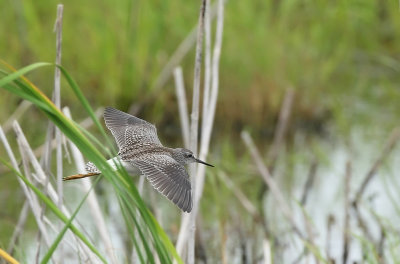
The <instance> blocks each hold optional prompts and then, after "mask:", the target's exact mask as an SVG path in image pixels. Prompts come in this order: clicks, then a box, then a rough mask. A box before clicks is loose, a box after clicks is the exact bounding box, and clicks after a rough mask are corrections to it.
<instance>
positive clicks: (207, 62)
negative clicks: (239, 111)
mask: <svg viewBox="0 0 400 264" xmlns="http://www.w3.org/2000/svg"><path fill="white" fill-rule="evenodd" d="M209 6H210V0H206V13H205V16H204V40H205V42H204V45H205V47H204V94H203V112H202V117H203V118H205V117H206V116H207V111H208V105H209V97H210V86H211V85H210V84H211V21H210V8H208V7H209ZM204 129H205V122H202V127H201V131H202V134H203V133H204Z"/></svg>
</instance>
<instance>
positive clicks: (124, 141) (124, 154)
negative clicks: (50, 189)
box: [63, 107, 214, 213]
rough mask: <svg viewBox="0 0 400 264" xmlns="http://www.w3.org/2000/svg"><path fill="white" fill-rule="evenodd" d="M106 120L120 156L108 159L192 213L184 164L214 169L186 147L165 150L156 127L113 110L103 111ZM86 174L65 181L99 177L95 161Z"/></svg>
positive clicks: (113, 165) (188, 182) (111, 163)
mask: <svg viewBox="0 0 400 264" xmlns="http://www.w3.org/2000/svg"><path fill="white" fill-rule="evenodd" d="M104 121H105V123H106V126H107V128H108V129H109V130H110V131H111V133H112V135H113V136H114V138H115V141H116V142H117V145H118V148H119V152H118V156H117V157H115V158H113V159H110V160H108V163H109V164H110V165H111V166H112V167H113V168H114V169H117V166H116V162H119V163H120V164H121V165H122V166H123V167H124V168H125V169H126V170H127V172H128V173H129V174H131V175H144V176H145V177H146V178H147V180H148V181H149V182H150V183H151V185H152V186H153V187H154V188H155V189H156V190H157V191H159V192H160V193H161V194H163V195H164V196H165V197H167V198H168V199H169V200H170V201H172V202H173V203H174V204H175V205H177V206H178V207H179V208H180V209H181V210H182V211H184V212H188V213H190V212H191V211H192V207H193V200H192V187H191V185H190V178H189V174H188V173H187V171H186V169H185V165H186V164H188V163H192V162H197V163H201V164H204V165H207V166H211V167H214V166H213V165H211V164H208V163H206V162H204V161H201V160H199V159H197V158H195V156H194V155H193V152H192V151H190V150H188V149H185V148H168V147H164V146H163V145H162V144H161V142H160V140H159V139H158V136H157V129H156V127H155V126H154V125H153V124H150V123H149V122H147V121H144V120H142V119H140V118H137V117H135V116H132V115H129V114H127V113H124V112H122V111H119V110H117V109H115V108H112V107H107V108H106V109H105V111H104ZM86 171H87V173H86V174H77V175H72V176H67V177H65V178H64V179H63V180H73V179H80V178H85V177H89V176H94V175H99V174H101V171H100V170H99V169H97V168H96V166H95V165H94V164H93V163H92V162H88V163H87V164H86Z"/></svg>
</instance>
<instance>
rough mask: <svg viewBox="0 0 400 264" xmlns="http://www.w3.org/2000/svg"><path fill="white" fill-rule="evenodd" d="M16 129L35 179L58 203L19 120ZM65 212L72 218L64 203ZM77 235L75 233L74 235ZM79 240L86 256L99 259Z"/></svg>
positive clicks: (93, 259)
mask: <svg viewBox="0 0 400 264" xmlns="http://www.w3.org/2000/svg"><path fill="white" fill-rule="evenodd" d="M13 126H14V131H15V133H16V135H17V138H18V139H19V140H20V144H21V146H23V148H24V149H25V150H26V153H27V156H28V158H29V160H30V163H31V164H32V166H33V168H34V170H35V174H32V176H34V178H35V180H36V181H37V182H38V183H40V184H41V185H42V186H43V187H44V192H46V193H47V195H48V196H49V198H50V199H51V200H52V201H53V203H55V204H57V202H58V200H59V197H58V194H57V192H56V191H55V189H54V187H53V185H52V184H51V183H49V182H48V180H47V179H48V177H47V176H46V174H45V173H44V171H43V168H42V167H41V166H40V164H39V161H38V160H37V159H36V157H35V155H34V153H33V150H32V149H31V147H30V145H29V143H28V141H27V140H26V138H25V135H24V133H23V132H22V129H21V127H20V126H19V124H18V122H17V121H14V124H13ZM59 209H60V210H61V211H62V212H63V214H64V215H65V216H66V217H67V218H70V217H71V213H70V212H69V210H68V209H67V208H66V207H65V205H62V206H61V207H60V208H59ZM75 222H77V225H78V226H80V224H79V222H78V221H76V220H75ZM80 228H81V229H82V230H83V229H84V228H83V227H82V226H80ZM73 236H74V237H75V235H73ZM76 239H77V241H78V243H77V244H78V247H79V248H80V249H82V251H83V252H84V253H85V255H86V256H88V259H90V260H92V261H95V260H96V261H97V256H95V255H94V253H92V252H91V250H90V249H89V248H88V247H87V246H86V245H85V244H84V243H82V242H81V241H80V240H79V238H76Z"/></svg>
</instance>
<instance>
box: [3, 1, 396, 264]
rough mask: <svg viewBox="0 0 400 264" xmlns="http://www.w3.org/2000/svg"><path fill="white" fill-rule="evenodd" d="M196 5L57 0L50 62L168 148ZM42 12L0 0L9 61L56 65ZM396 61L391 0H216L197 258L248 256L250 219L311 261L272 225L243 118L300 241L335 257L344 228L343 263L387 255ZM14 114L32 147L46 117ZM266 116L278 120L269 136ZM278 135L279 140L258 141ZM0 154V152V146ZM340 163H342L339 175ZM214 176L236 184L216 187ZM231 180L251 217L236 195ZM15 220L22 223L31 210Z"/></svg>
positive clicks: (13, 105)
mask: <svg viewBox="0 0 400 264" xmlns="http://www.w3.org/2000/svg"><path fill="white" fill-rule="evenodd" d="M212 4H213V1H212ZM199 6H200V1H183V0H169V1H155V0H151V1H149V0H147V1H142V0H130V1H125V0H118V1H93V0H87V1H76V0H70V1H68V2H65V3H64V18H63V47H62V65H63V66H64V67H65V68H66V69H67V70H68V72H69V73H70V74H71V75H72V76H73V77H74V79H75V80H76V82H77V83H78V84H79V86H80V88H81V89H82V91H83V92H84V95H85V96H86V97H87V99H88V100H89V102H90V104H91V105H92V107H93V108H94V109H97V108H99V107H104V106H113V107H115V108H118V109H120V110H123V111H126V112H131V113H134V114H135V115H136V116H139V117H141V118H143V119H145V120H148V121H150V122H152V123H154V124H156V125H157V128H158V134H159V137H160V138H161V141H162V142H163V143H165V145H169V146H172V147H178V146H182V145H183V143H182V135H181V130H180V123H179V115H178V104H177V99H176V95H175V84H174V79H173V75H172V73H171V72H170V71H169V70H170V69H168V65H169V64H168V63H169V62H170V60H171V57H172V56H173V54H174V53H175V52H176V51H177V49H178V47H179V46H180V45H181V43H182V42H184V41H185V40H186V41H188V42H189V43H190V42H193V45H192V46H190V49H189V50H188V51H187V52H186V53H184V54H183V57H182V59H181V60H180V61H179V63H178V65H180V66H182V68H183V74H184V84H185V87H186V93H187V98H188V101H189V109H191V108H190V101H191V98H192V86H193V73H194V70H193V65H194V55H195V48H194V47H195V45H194V41H195V34H193V33H191V32H192V31H193V30H194V29H195V28H196V25H197V21H198V14H199ZM55 18H56V4H55V2H54V1H49V0H42V1H30V0H24V1H22V0H0V58H1V59H2V60H4V61H6V62H7V63H9V64H10V65H12V66H13V67H15V68H17V69H19V68H21V67H23V66H26V65H28V64H31V63H34V62H38V61H45V62H54V60H55V50H56V49H55V34H54V32H53V27H54V21H55ZM214 23H215V21H213V27H212V28H213V31H212V38H213V41H214V38H215V37H214V32H215V25H214ZM203 70H204V69H203ZM399 72H400V13H399V3H398V2H396V1H379V0H363V1H360V0H350V1H349V0H337V1H328V0H322V1H298V0H283V1H276V0H263V1H237V0H228V1H226V2H225V18H224V33H223V44H222V53H221V62H220V90H219V97H218V103H217V111H216V116H215V125H214V132H213V135H212V139H211V148H210V154H209V156H208V159H207V161H208V162H210V163H213V164H214V165H216V169H215V170H213V171H211V170H210V171H208V172H207V176H206V183H205V193H204V195H203V197H202V200H201V206H200V211H201V219H200V220H199V222H200V223H201V230H202V236H201V240H202V241H203V245H205V248H204V249H203V251H204V254H205V255H206V256H207V259H208V260H209V262H210V263H217V262H218V263H219V262H221V263H224V262H225V263H257V262H260V261H262V256H263V246H262V245H261V244H260V243H261V242H260V241H263V239H262V235H261V234H260V232H259V230H265V229H264V228H266V229H267V230H269V232H270V234H271V233H272V237H273V239H272V240H271V241H272V242H271V243H273V244H274V242H276V243H275V244H274V247H273V249H276V251H274V252H275V255H274V257H275V258H276V260H277V261H278V262H277V263H282V262H280V261H282V260H285V262H284V263H289V262H287V261H291V262H293V261H294V262H295V261H296V260H297V261H299V262H303V261H306V260H308V258H310V259H312V260H315V259H314V258H313V257H311V256H313V255H312V254H310V253H309V252H308V253H307V250H305V251H304V252H305V253H304V254H303V255H304V257H303V255H302V252H303V248H302V247H301V246H299V245H298V244H297V247H295V246H293V245H290V244H288V242H287V241H288V240H287V239H286V238H285V237H287V236H289V235H288V234H290V233H293V231H292V230H291V228H290V226H289V227H288V226H287V225H286V226H281V225H280V224H279V220H278V219H280V218H279V217H278V216H277V215H280V212H278V211H279V210H278V209H277V208H274V199H273V197H272V196H271V195H270V192H269V190H268V188H266V185H265V183H264V181H263V179H262V177H260V173H259V172H258V170H257V168H256V166H255V163H254V162H253V159H252V157H251V156H250V154H249V151H248V149H247V148H246V146H245V144H244V142H243V141H242V140H241V137H240V134H241V132H242V131H248V132H249V133H250V135H251V136H252V138H253V140H254V142H255V143H256V145H257V147H258V149H259V151H260V153H261V156H262V158H263V162H264V163H265V165H266V166H268V167H269V168H270V171H271V174H272V175H273V177H274V178H275V179H276V181H277V182H278V184H279V186H280V188H281V190H282V191H283V193H284V195H285V197H286V198H287V200H288V201H291V202H290V204H291V207H294V208H293V210H294V211H296V212H298V213H295V216H294V218H295V221H298V223H303V221H304V217H303V216H302V215H301V212H302V211H303V210H305V211H306V212H307V214H306V215H307V217H306V218H307V219H309V221H308V222H307V221H306V222H307V223H311V226H312V227H311V229H312V231H311V233H312V237H313V241H314V243H315V244H317V245H318V248H319V250H320V253H321V255H322V258H323V259H325V260H327V261H329V260H330V259H334V260H335V261H337V263H341V261H342V259H343V257H342V256H343V254H344V253H343V250H344V242H343V234H344V233H348V234H349V236H350V243H349V244H350V246H349V252H350V253H349V255H350V257H349V258H348V260H349V261H350V260H351V261H356V262H358V263H362V262H363V261H369V262H370V263H375V262H379V261H383V262H385V260H388V261H389V262H388V263H391V261H394V260H398V259H399V258H398V257H400V256H399V253H398V252H399V249H400V241H399V239H398V237H397V238H396V235H395V234H398V232H400V226H399V224H398V223H399V220H400V219H399V216H400V213H399V212H400V210H399V207H398V204H399V202H400V196H399V192H398V190H399V188H400V181H399V179H398V171H399V166H400V165H399V164H400V149H399V147H396V141H397V136H396V135H397V134H396V131H394V130H393V129H394V128H395V127H396V126H398V125H399V115H400V87H399V83H400V74H399ZM53 75H54V73H53V69H50V68H49V69H41V70H40V71H37V72H33V73H31V74H28V76H27V77H28V78H29V79H30V80H31V81H32V82H34V83H35V84H36V85H37V86H38V87H39V88H40V89H41V90H42V91H44V92H45V93H46V94H47V95H48V96H51V91H52V90H53V85H54V79H53ZM66 86H67V85H65V83H62V95H61V100H62V105H65V106H69V107H70V110H71V112H72V116H73V117H74V118H75V119H76V120H83V119H85V118H87V116H86V114H85V112H84V111H82V108H81V107H80V106H79V107H74V102H76V98H75V96H74V94H73V92H72V90H71V89H69V88H64V87H66ZM290 97H291V98H290ZM285 98H286V99H287V101H289V104H290V105H289V106H288V107H286V110H287V109H289V113H288V120H287V121H282V119H281V118H279V117H280V115H281V113H282V111H284V110H285V107H283V105H284V102H285ZM288 98H289V99H288ZM20 103H21V100H20V99H19V98H17V97H16V96H14V95H12V94H11V93H8V92H5V91H4V90H2V91H1V96H0V121H1V122H0V123H1V124H2V125H4V124H5V122H6V121H7V120H8V119H9V118H10V116H11V115H12V114H13V113H14V112H15V111H16V109H17V108H18V107H19V105H20ZM19 121H20V124H21V126H22V127H23V129H25V130H27V131H29V134H27V137H28V139H29V141H30V143H31V145H32V146H33V147H38V146H40V145H41V143H42V142H43V141H44V139H45V136H46V126H47V122H48V121H47V119H46V118H44V115H43V114H42V113H41V112H40V111H38V110H37V109H36V108H35V107H31V108H29V109H28V111H26V112H25V113H24V114H23V116H22V117H20V119H19ZM280 122H281V124H282V122H284V126H285V127H286V128H285V129H284V133H283V138H282V139H281V140H277V138H276V137H277V133H278V132H277V127H278V126H279V124H280ZM392 131H394V132H393V133H392ZM9 133H10V134H9V135H12V131H10V132H9ZM94 133H96V132H95V131H94ZM391 135H392V138H394V140H392V141H393V142H392V141H390V139H391V138H390V137H391ZM277 141H278V145H277V148H276V149H274V150H271V149H272V146H273V145H274V144H273V142H277ZM388 141H389V142H388ZM386 145H389V147H388V148H391V147H393V150H392V152H390V153H389V152H388V153H387V154H386V152H385V146H386ZM271 153H272V154H271ZM0 155H1V156H2V157H6V154H5V151H4V148H2V147H0ZM381 156H382V160H381V161H379V157H381ZM377 160H378V163H377V168H376V170H375V171H372V174H373V176H371V177H372V178H371V181H369V182H368V184H367V186H366V190H365V192H363V196H362V198H361V200H360V201H363V202H360V204H361V205H360V206H361V207H362V210H363V212H362V213H363V217H364V218H365V219H364V220H365V221H364V224H365V226H366V228H365V226H364V228H363V227H362V224H361V221H358V220H359V218H357V217H356V216H354V215H356V213H354V212H352V211H351V210H350V209H349V210H350V211H351V212H350V214H351V221H350V229H347V231H349V232H346V230H345V227H344V219H345V215H347V214H346V211H345V206H344V204H345V201H346V199H347V198H346V195H348V196H349V198H348V200H349V201H351V200H353V199H354V198H355V197H354V196H355V195H356V193H357V191H358V190H359V188H360V186H361V184H362V182H363V181H364V179H365V178H366V176H367V175H368V173H369V172H370V171H371V170H373V169H374V168H373V165H374V164H375V162H376V161H377ZM346 164H350V165H348V167H351V173H350V174H351V177H350V176H349V175H348V174H349V173H346ZM65 168H66V169H65V170H66V173H67V172H69V173H71V174H72V173H74V167H73V166H72V165H68V162H67V161H66V163H65ZM0 170H1V175H0V208H2V209H1V212H0V214H1V218H0V247H2V246H4V245H7V244H8V242H9V238H10V236H11V234H12V232H13V230H14V227H15V222H16V220H17V219H18V215H19V211H20V207H21V206H22V204H23V201H24V196H23V193H22V192H21V191H20V189H19V185H18V182H17V180H16V178H15V177H14V176H13V174H12V173H10V172H9V171H7V169H5V168H3V167H2V168H0ZM346 174H347V176H348V177H349V178H348V181H349V185H350V187H349V188H350V191H348V193H347V194H346V191H345V190H346V189H345V185H346V180H345V179H346ZM221 175H223V176H221ZM224 177H228V178H229V179H230V181H232V182H233V184H234V186H235V187H234V188H232V186H231V185H229V184H226V180H224ZM237 189H239V190H240V191H241V192H242V193H243V195H244V196H245V197H246V199H248V200H249V201H250V202H251V204H252V205H253V206H254V207H255V209H256V211H257V214H256V215H258V214H259V215H260V217H261V219H255V218H254V215H251V214H250V213H249V212H248V210H247V209H246V208H245V207H243V201H241V199H240V197H238V195H237ZM147 190H148V192H150V191H152V190H151V188H148V189H147ZM66 195H68V192H66ZM145 195H146V194H145ZM303 198H304V200H303ZM163 205H164V206H166V207H165V208H166V209H165V210H166V212H165V215H169V214H175V215H176V216H169V217H168V218H167V220H165V222H166V223H167V225H165V226H164V228H165V229H166V230H167V232H168V233H169V234H170V235H171V239H172V240H173V239H174V237H175V236H176V230H177V229H178V228H179V226H178V222H179V213H178V211H173V212H174V213H170V212H169V211H168V210H175V209H173V207H172V206H171V207H169V205H168V204H167V202H166V203H163ZM360 210H361V209H360ZM297 214H300V215H297ZM114 217H115V216H114ZM171 219H172V220H171ZM298 219H301V220H298ZM357 219H358V220H357ZM260 222H261V223H260ZM27 225H28V227H27V229H28V230H31V232H32V234H33V235H34V234H35V230H36V226H35V223H34V221H33V219H31V220H30V221H28V223H27ZM271 230H272V231H271ZM304 230H305V229H304ZM366 230H369V232H370V233H368V232H366ZM261 233H262V232H261ZM267 233H268V232H267ZM367 233H368V234H367ZM293 236H295V235H293ZM282 241H286V242H282ZM289 241H290V239H289ZM280 242H282V243H280ZM199 244H201V243H199ZM291 247H294V248H291ZM288 252H289V253H288ZM293 252H294V253H293ZM371 252H372V253H371ZM198 257H199V256H198ZM199 258H200V257H199ZM383 262H382V263H383ZM392 263H394V262H392Z"/></svg>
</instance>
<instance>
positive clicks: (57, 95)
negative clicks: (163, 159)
mask: <svg viewBox="0 0 400 264" xmlns="http://www.w3.org/2000/svg"><path fill="white" fill-rule="evenodd" d="M63 9H64V6H63V5H62V4H59V5H57V19H56V23H55V32H56V64H57V65H61V47H62V19H63ZM54 103H55V105H56V106H57V108H58V109H61V72H60V69H59V68H58V67H56V68H55V72H54ZM56 142H57V150H56V159H57V193H58V198H59V199H58V202H57V204H58V207H59V208H61V207H62V204H63V181H62V177H63V163H62V145H61V131H60V130H59V129H58V128H56ZM60 249H61V250H62V248H60Z"/></svg>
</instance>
